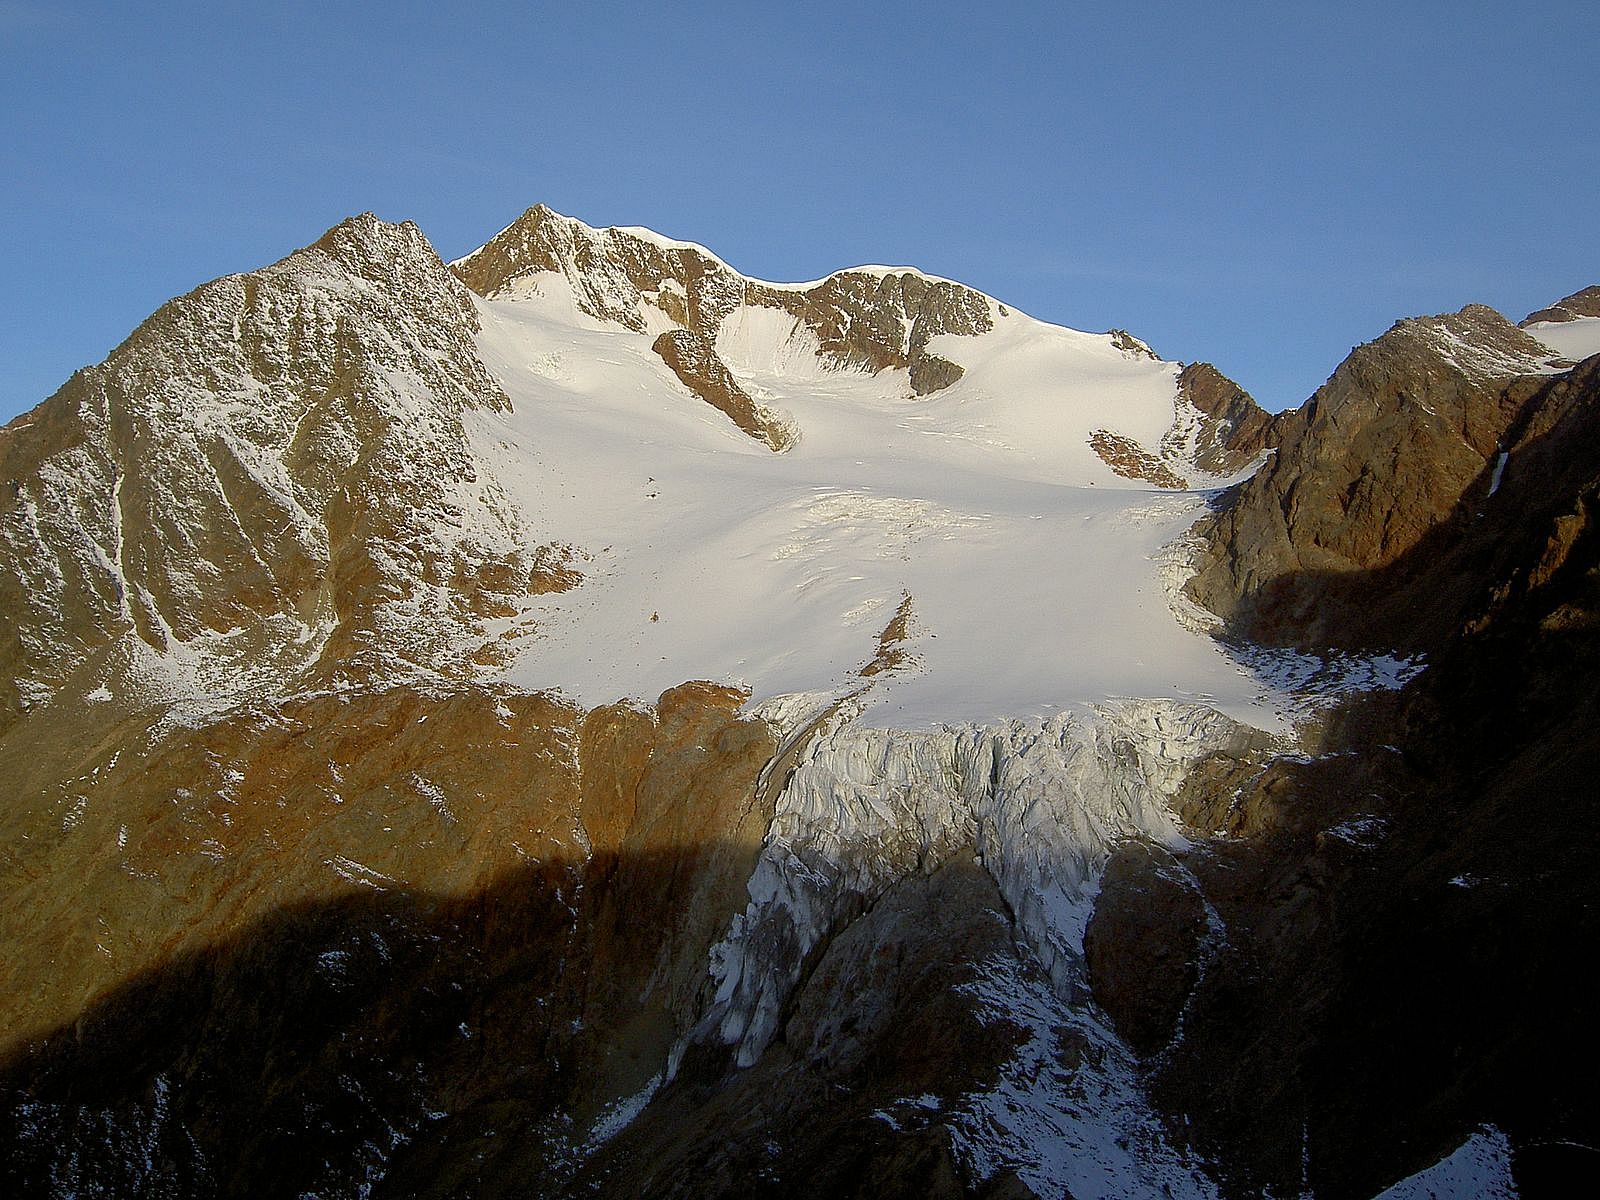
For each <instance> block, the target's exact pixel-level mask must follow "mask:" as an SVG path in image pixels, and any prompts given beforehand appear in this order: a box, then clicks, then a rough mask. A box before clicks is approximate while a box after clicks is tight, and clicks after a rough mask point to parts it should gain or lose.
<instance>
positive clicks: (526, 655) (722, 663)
mask: <svg viewBox="0 0 1600 1200" xmlns="http://www.w3.org/2000/svg"><path fill="white" fill-rule="evenodd" d="M991 304H992V310H991V312H992V315H993V318H994V328H993V329H992V330H991V331H990V332H989V333H986V334H983V335H979V336H975V337H967V336H954V335H943V336H940V337H938V338H936V339H935V340H934V342H933V343H932V345H931V349H932V350H933V351H934V352H935V353H937V354H939V355H941V356H943V357H945V358H948V359H950V360H952V361H954V362H957V363H959V364H960V365H961V366H963V367H964V368H965V370H966V373H965V375H964V376H963V377H962V378H961V379H960V380H958V381H957V382H956V383H955V384H954V385H952V386H950V387H949V388H947V389H945V390H943V391H940V392H937V393H934V394H933V395H931V396H928V397H922V398H918V397H914V396H913V394H912V392H911V388H910V386H909V384H908V381H907V378H906V373H905V372H904V371H896V370H886V371H883V372H880V373H879V374H877V375H869V374H865V373H861V372H856V371H843V370H835V369H831V368H828V367H825V366H824V365H823V363H822V362H821V361H820V360H819V358H818V357H817V355H816V353H815V342H814V340H813V339H812V337H811V335H810V334H809V332H808V331H806V330H805V329H804V328H803V327H800V328H798V329H797V327H796V324H795V322H794V320H793V318H791V317H788V316H787V315H785V314H783V313H781V312H779V311H777V310H774V309H761V308H750V307H745V308H741V309H738V310H736V311H735V312H734V313H733V314H732V315H731V316H730V317H729V318H728V319H727V321H726V322H725V324H724V326H723V328H722V330H721V335H720V337H719V339H718V343H717V345H718V350H719V353H720V354H721V355H722V357H723V358H724V360H725V361H726V362H727V363H728V365H729V367H730V368H731V369H732V370H733V372H734V374H735V376H736V377H737V378H738V379H739V381H740V383H741V385H742V386H743V387H744V388H745V390H746V391H747V392H749V394H750V395H751V396H752V397H753V398H754V399H755V400H756V401H757V402H758V403H760V404H762V405H764V406H766V407H767V408H769V409H772V410H775V411H776V412H777V413H779V414H780V415H781V416H783V417H784V418H786V419H788V420H789V421H790V422H792V424H793V425H794V427H795V428H797V430H798V432H799V443H798V445H796V446H795V447H794V448H793V449H791V450H790V451H788V452H786V453H784V454H781V455H774V454H772V453H771V452H770V451H769V450H767V449H766V447H764V446H763V445H761V444H759V443H757V442H756V441H754V440H752V439H751V438H749V437H747V436H745V435H744V434H743V433H741V432H740V431H739V430H738V429H737V428H736V427H735V426H734V424H733V423H732V422H731V421H730V420H728V418H726V417H725V416H724V415H723V414H722V413H720V412H718V411H716V410H715V409H713V408H712V407H710V406H709V405H708V404H706V403H704V402H703V401H701V400H700V399H698V398H697V397H696V396H694V395H693V394H691V393H690V392H689V391H688V390H687V389H686V388H685V387H684V386H683V385H681V384H680V383H679V382H678V380H677V379H676V377H675V376H673V374H672V373H671V372H670V371H669V370H668V369H667V367H666V366H665V365H664V364H663V363H662V362H661V360H660V359H659V358H658V357H657V356H656V355H655V354H654V353H652V351H651V348H650V346H651V338H652V335H653V334H654V333H655V332H656V330H655V328H654V324H655V323H654V322H652V328H651V330H650V331H649V332H647V333H644V334H640V333H635V332H631V331H628V330H626V329H622V328H620V327H618V326H616V325H610V324H604V323H602V322H600V321H597V320H594V319H592V318H589V317H587V316H584V315H583V314H581V313H580V312H578V310H577V308H576V307H575V305H574V303H573V300H572V296H571V291H570V288H569V287H568V286H567V281H566V280H565V278H564V277H563V276H561V275H560V274H557V273H554V272H549V273H541V274H538V275H535V276H533V277H531V278H530V279H527V280H523V281H520V282H519V285H518V286H517V287H516V288H515V289H513V292H512V294H511V295H510V296H509V297H504V298H500V299H497V300H493V301H480V312H481V317H482V321H483V333H482V335H481V339H480V350H481V352H482V354H483V357H484V360H485V362H486V364H487V365H488V366H489V368H490V370H491V372H492V373H493V374H494V375H495V377H496V378H497V379H498V381H499V382H500V383H501V384H502V385H503V386H504V387H505V389H506V392H507V394H508V395H509V396H510V397H511V400H512V405H513V408H514V412H513V413H512V414H510V415H503V414H489V413H481V414H476V416H475V417H474V420H475V421H476V426H475V431H474V433H475V437H476V439H477V442H478V445H477V446H476V448H475V452H476V456H477V459H478V461H479V462H480V463H481V464H483V465H484V466H486V467H488V468H489V469H490V470H491V471H492V472H493V474H494V476H495V477H496V478H497V479H498V480H499V481H500V483H501V484H502V486H504V487H505V488H506V489H507V491H509V492H510V493H511V494H512V496H513V497H514V498H515V499H516V500H518V501H519V502H520V507H521V508H522V510H523V512H524V514H525V516H526V517H527V520H528V522H529V525H530V527H531V529H532V530H533V531H534V532H535V533H536V534H537V535H538V536H541V537H544V536H548V537H550V538H552V539H558V540H561V541H565V542H571V543H573V544H575V545H577V546H578V547H579V548H581V549H582V550H583V551H584V552H585V553H586V554H588V555H589V556H590V558H589V561H588V562H587V564H585V565H583V566H582V567H581V568H580V569H582V570H583V573H584V575H585V580H584V582H583V583H582V584H581V585H580V586H579V587H577V588H576V589H574V590H572V591H570V592H566V593H562V594H552V595H546V596H540V597H536V598H534V599H533V600H532V601H531V602H530V604H529V605H528V607H527V608H526V609H525V611H523V612H522V613H521V614H519V615H518V616H516V617H513V618H509V619H505V620H503V621H502V622H500V626H499V627H496V628H494V630H493V631H495V632H499V633H502V634H503V635H504V636H506V637H508V638H511V639H517V638H522V639H524V640H522V641H520V642H516V643H514V644H518V645H520V646H522V647H523V649H522V650H521V652H520V654H519V655H518V656H517V657H516V659H515V661H514V662H513V663H512V665H511V666H510V667H509V668H508V669H506V670H505V678H506V679H507V680H508V682H511V683H513V684H515V685H516V686H519V687H522V688H527V689H538V688H546V687H552V686H555V687H559V688H560V689H561V690H562V691H564V692H566V693H568V694H570V695H572V696H573V697H574V699H576V700H577V701H578V702H580V703H582V704H585V705H597V704H603V703H608V702H611V701H614V700H617V699H620V698H622V697H628V696H632V697H638V698H641V699H646V700H648V699H653V698H654V697H655V696H656V695H657V694H659V693H660V692H661V691H663V690H665V689H666V688H668V687H671V686H673V685H675V684H677V683H679V682H681V681H683V680H684V679H686V678H704V679H713V680H717V681H722V682H730V683H737V684H741V685H743V686H745V687H747V688H749V689H750V690H751V692H752V693H753V697H752V698H753V701H754V702H756V703H760V702H763V701H766V700H769V699H771V698H773V697H777V696H782V695H787V694H791V693H826V694H832V695H839V694H844V693H846V692H849V691H851V690H854V689H855V688H857V687H859V686H860V685H861V683H862V682H863V681H862V680H861V679H860V678H859V675H858V672H859V671H860V669H861V668H862V667H863V666H865V665H866V664H867V663H868V662H869V661H871V659H872V658H873V656H874V654H875V652H876V650H877V646H878V635H879V634H880V632H881V631H882V630H883V628H884V626H885V625H886V623H887V622H888V621H889V620H890V618H891V617H892V616H893V615H894V614H895V611H896V608H897V606H898V605H899V604H900V603H901V601H902V599H903V598H904V597H905V596H908V595H909V596H910V597H911V603H912V609H913V613H914V617H913V620H912V623H911V630H910V636H909V638H908V640H907V642H906V644H905V649H906V650H907V651H908V652H909V653H910V655H911V656H912V659H913V661H912V662H911V663H909V664H907V665H906V666H905V667H903V668H901V669H899V670H897V671H895V672H893V673H892V675H891V676H890V677H887V678H886V677H884V676H879V677H878V682H877V683H876V684H875V686H874V688H873V695H874V699H875V701H876V703H874V704H872V705H871V706H870V707H869V708H868V709H867V710H866V711H865V712H863V714H862V717H861V719H862V721H863V722H865V723H868V724H872V725H878V726H883V727H893V728H899V729H918V728H931V727H933V726H934V725H937V724H940V723H945V722H962V721H988V720H995V719H1000V718H1017V717H1032V718H1048V717H1050V716H1051V715H1053V714H1055V713H1058V712H1060V711H1062V710H1063V709H1070V708H1072V707H1075V706H1081V705H1086V704H1093V703H1097V702H1101V701H1104V700H1107V699H1112V698H1119V697H1139V698H1171V699H1175V700H1180V701H1201V702H1204V703H1206V704H1209V705H1212V706H1214V707H1216V708H1218V709H1219V710H1221V711H1224V712H1226V713H1228V714H1229V715H1232V716H1235V717H1237V718H1239V719H1243V720H1247V721H1251V722H1253V723H1255V724H1258V725H1262V726H1265V727H1268V728H1274V729H1278V728H1282V718H1281V716H1280V715H1279V714H1278V712H1277V711H1276V710H1277V709H1278V708H1279V707H1281V706H1279V705H1275V704H1273V703H1272V702H1271V698H1270V697H1269V696H1267V695H1266V694H1265V692H1264V689H1263V685H1262V684H1261V682H1260V680H1259V679H1258V678H1257V676H1256V675H1255V674H1254V673H1253V672H1252V671H1251V670H1250V669H1249V667H1248V666H1246V665H1244V664H1241V663H1239V662H1235V661H1232V660H1230V659H1229V658H1228V656H1227V655H1226V654H1225V653H1224V651H1223V650H1222V649H1221V648H1220V647H1219V646H1218V645H1217V644H1216V643H1215V642H1213V641H1212V640H1210V639H1209V638H1208V637H1207V636H1205V634H1204V633H1203V632H1202V631H1200V630H1196V629H1193V628H1185V627H1184V626H1183V625H1181V624H1180V623H1179V622H1178V621H1177V620H1175V619H1174V616H1173V613H1172V611H1171V608H1170V606H1169V603H1168V600H1167V592H1166V588H1165V587H1164V585H1163V581H1162V577H1161V573H1160V570H1159V569H1158V566H1157V563H1156V561H1155V560H1156V555H1157V552H1158V551H1159V550H1160V548H1161V547H1162V546H1163V545H1164V544H1165V543H1167V542H1169V541H1171V540H1173V539H1174V538H1176V537H1178V536H1179V535H1181V534H1182V532H1183V531H1184V530H1185V529H1186V528H1187V527H1188V526H1189V525H1190V524H1192V523H1193V521H1194V520H1195V518H1196V517H1198V516H1199V515H1200V513H1201V512H1202V510H1203V506H1204V497H1203V495H1202V494H1199V493H1195V492H1190V493H1172V492H1161V491H1156V490H1153V489H1151V488H1150V487H1149V486H1148V485H1146V484H1143V483H1139V482H1137V481H1130V480H1127V479H1123V478H1120V477H1118V476H1117V475H1115V474H1113V473H1112V471H1111V470H1110V469H1109V468H1108V467H1107V466H1106V465H1105V464H1104V463H1102V462H1101V461H1100V459H1099V458H1098V457H1097V456H1096V455H1095V454H1094V452H1093V451H1092V450H1091V449H1090V448H1089V445H1088V435H1089V433H1090V432H1091V431H1092V430H1095V429H1099V428H1107V429H1110V430H1111V431H1112V432H1115V433H1119V434H1122V435H1124V436H1126V437H1130V438H1132V439H1134V440H1135V441H1137V442H1139V443H1140V444H1142V445H1143V446H1145V447H1146V448H1147V449H1149V450H1151V451H1152V452H1153V453H1154V452H1156V451H1157V450H1158V449H1159V447H1160V444H1161V438H1162V435H1163V434H1164V433H1166V432H1167V431H1168V430H1169V429H1171V428H1172V427H1173V425H1174V423H1175V422H1176V421H1177V420H1178V419H1179V416H1180V414H1178V413H1177V412H1176V411H1175V404H1176V386H1175V380H1176V376H1177V371H1178V367H1177V366H1176V365H1175V364H1172V363H1166V362H1161V361H1159V360H1156V359H1154V358H1152V357H1149V356H1147V355H1144V354H1140V353H1137V352H1130V351H1125V350H1122V349H1119V348H1117V346H1116V345H1114V344H1113V342H1112V339H1111V338H1110V337H1109V336H1108V335H1103V334H1085V333H1078V332H1075V331H1072V330H1068V329H1063V328H1060V327H1057V326H1052V325H1047V324H1044V323H1042V322H1039V321H1035V320H1033V319H1032V318H1030V317H1027V316H1025V315H1023V314H1021V313H1017V312H1015V311H1012V310H1006V309H1004V308H1003V307H1002V306H1000V305H998V304H993V302H991ZM645 311H646V313H647V314H649V313H650V312H651V311H652V310H650V309H649V308H648V307H647V308H646V309H645ZM661 327H662V328H666V327H667V323H666V322H665V320H664V318H663V319H662V322H661ZM1184 415H1185V416H1187V415H1188V414H1184ZM1178 465H1179V466H1180V468H1182V467H1183V464H1181V463H1180V464H1178ZM1186 473H1187V474H1188V476H1189V477H1190V478H1191V479H1192V480H1197V481H1199V482H1203V483H1206V484H1210V485H1215V484H1217V483H1220V482H1222V481H1219V480H1214V479H1202V478H1200V477H1198V476H1197V473H1195V472H1194V471H1193V470H1192V469H1188V470H1187V472H1186ZM527 635H534V636H527Z"/></svg>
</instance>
